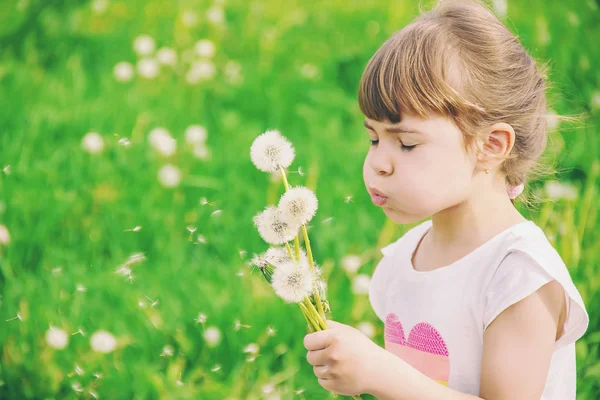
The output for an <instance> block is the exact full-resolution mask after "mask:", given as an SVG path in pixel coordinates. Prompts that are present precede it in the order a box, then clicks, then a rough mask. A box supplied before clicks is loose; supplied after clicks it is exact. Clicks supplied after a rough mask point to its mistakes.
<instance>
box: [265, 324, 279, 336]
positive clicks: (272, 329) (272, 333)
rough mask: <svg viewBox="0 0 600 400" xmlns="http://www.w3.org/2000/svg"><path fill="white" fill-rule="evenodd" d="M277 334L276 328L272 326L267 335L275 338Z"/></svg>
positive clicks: (268, 328)
mask: <svg viewBox="0 0 600 400" xmlns="http://www.w3.org/2000/svg"><path fill="white" fill-rule="evenodd" d="M276 333H277V331H276V330H275V329H274V328H272V327H270V326H269V327H267V335H268V336H275V334H276Z"/></svg>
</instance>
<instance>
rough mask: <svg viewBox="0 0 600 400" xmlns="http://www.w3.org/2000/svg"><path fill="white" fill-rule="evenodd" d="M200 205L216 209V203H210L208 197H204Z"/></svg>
mask: <svg viewBox="0 0 600 400" xmlns="http://www.w3.org/2000/svg"><path fill="white" fill-rule="evenodd" d="M200 205H202V206H205V205H209V206H213V207H214V205H215V203H214V202H212V203H211V202H209V201H208V200H207V199H206V197H202V198H201V199H200Z"/></svg>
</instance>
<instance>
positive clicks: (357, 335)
mask: <svg viewBox="0 0 600 400" xmlns="http://www.w3.org/2000/svg"><path fill="white" fill-rule="evenodd" d="M327 327H328V329H327V330H324V331H318V332H314V333H309V334H308V335H306V336H305V337H304V347H306V349H307V350H308V354H307V355H306V359H307V360H308V362H309V363H310V364H311V365H313V371H314V373H315V375H316V376H317V378H319V385H321V386H322V387H323V388H324V389H326V390H328V391H330V392H335V393H339V394H342V395H345V396H354V395H357V394H361V393H368V392H369V390H370V385H371V383H372V382H373V381H374V376H375V375H376V374H377V370H378V365H380V363H379V362H378V360H381V356H382V355H383V354H384V353H385V349H382V348H381V347H379V346H378V345H377V344H375V343H373V341H372V340H371V339H369V338H368V337H367V336H365V335H364V334H363V333H362V332H360V331H359V330H358V329H355V328H353V327H351V326H348V325H344V324H340V323H338V322H335V321H330V320H328V321H327Z"/></svg>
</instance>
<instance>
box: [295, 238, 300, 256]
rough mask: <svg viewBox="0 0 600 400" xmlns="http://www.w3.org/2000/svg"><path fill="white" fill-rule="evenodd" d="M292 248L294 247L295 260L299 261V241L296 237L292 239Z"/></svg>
mask: <svg viewBox="0 0 600 400" xmlns="http://www.w3.org/2000/svg"><path fill="white" fill-rule="evenodd" d="M294 246H295V247H296V260H297V261H300V239H298V235H296V237H295V238H294Z"/></svg>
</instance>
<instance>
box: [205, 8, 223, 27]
mask: <svg viewBox="0 0 600 400" xmlns="http://www.w3.org/2000/svg"><path fill="white" fill-rule="evenodd" d="M206 19H207V20H208V21H209V22H211V23H212V24H215V25H218V24H222V23H223V22H224V21H225V13H224V12H223V9H222V8H220V7H211V8H210V9H208V11H206Z"/></svg>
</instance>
